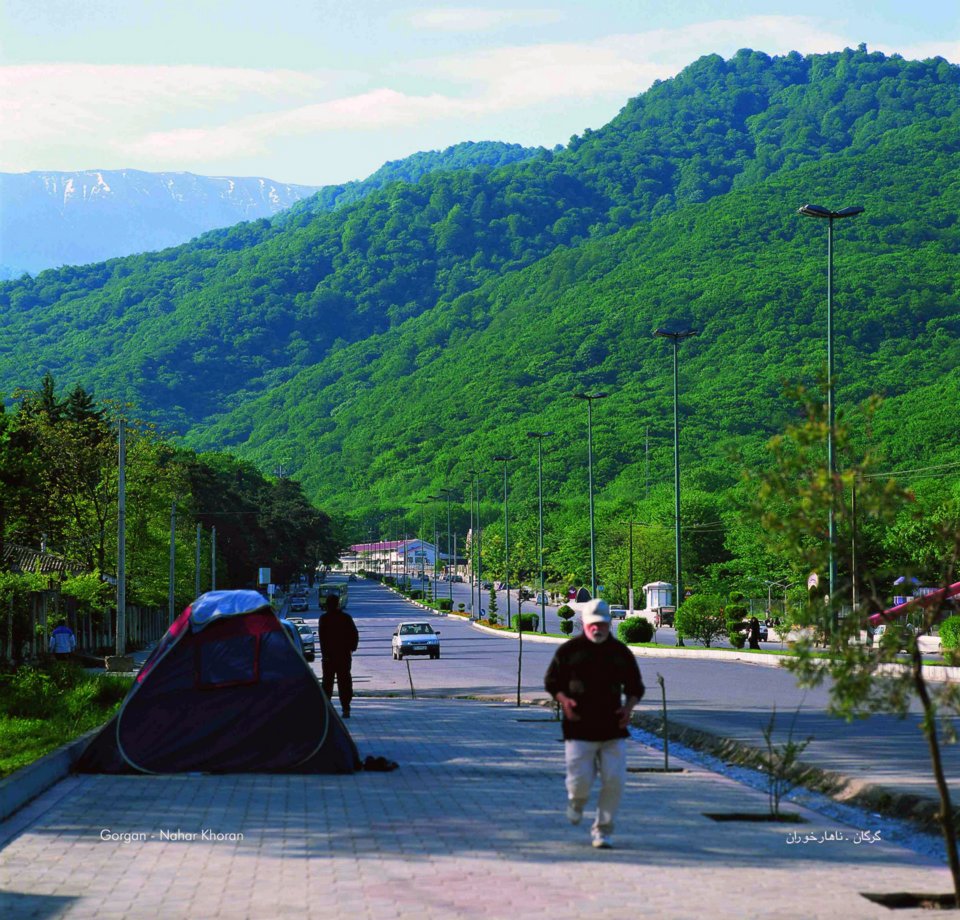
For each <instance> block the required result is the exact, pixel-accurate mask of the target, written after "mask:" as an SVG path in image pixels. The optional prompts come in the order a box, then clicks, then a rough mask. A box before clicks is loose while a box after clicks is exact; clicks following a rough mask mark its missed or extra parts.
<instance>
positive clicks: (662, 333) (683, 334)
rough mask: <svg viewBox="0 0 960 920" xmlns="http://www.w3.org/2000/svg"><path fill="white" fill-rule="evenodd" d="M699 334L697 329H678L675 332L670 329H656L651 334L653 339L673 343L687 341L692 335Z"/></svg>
mask: <svg viewBox="0 0 960 920" xmlns="http://www.w3.org/2000/svg"><path fill="white" fill-rule="evenodd" d="M699 334H700V330H699V329H678V330H676V331H674V330H671V329H657V330H656V331H655V332H654V333H653V335H654V338H661V339H673V340H674V341H675V342H679V341H680V340H681V339H688V338H690V336H692V335H699Z"/></svg>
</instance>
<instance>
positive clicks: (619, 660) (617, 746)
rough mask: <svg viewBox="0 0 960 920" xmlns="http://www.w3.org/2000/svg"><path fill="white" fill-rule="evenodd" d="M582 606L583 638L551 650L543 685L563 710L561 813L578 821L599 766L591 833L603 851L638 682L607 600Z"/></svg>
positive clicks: (619, 789)
mask: <svg viewBox="0 0 960 920" xmlns="http://www.w3.org/2000/svg"><path fill="white" fill-rule="evenodd" d="M581 611H582V613H581V620H582V621H583V635H582V636H577V637H576V638H575V639H570V640H569V641H567V642H564V643H563V645H561V646H560V647H559V648H558V649H557V652H556V654H555V655H554V656H553V661H551V662H550V667H549V668H548V669H547V675H546V678H545V679H544V686H545V687H546V690H547V692H548V693H549V694H550V695H551V696H552V697H553V698H554V699H555V700H556V701H557V702H558V703H559V704H560V706H561V707H562V709H563V738H564V748H565V757H566V767H567V780H566V783H567V818H568V819H569V821H570V823H571V824H579V823H580V820H581V819H582V818H583V808H584V806H585V805H586V803H587V798H588V797H589V795H590V787H591V786H592V785H593V781H594V779H595V778H596V775H597V770H598V768H599V772H600V796H599V799H598V801H597V814H596V818H595V820H594V822H593V826H592V828H591V836H592V837H593V845H594V846H595V847H597V848H598V849H606V848H608V847H609V846H610V835H611V834H612V833H613V823H614V818H615V816H616V812H617V808H618V807H619V805H620V799H621V797H622V796H623V788H624V785H625V784H626V778H627V748H626V741H625V740H624V739H626V738H627V737H628V736H629V732H628V731H627V726H628V725H629V724H630V714H631V713H632V712H633V708H634V707H635V706H636V705H637V703H639V702H640V700H641V698H642V697H643V691H644V686H643V681H642V680H641V678H640V668H639V667H637V661H636V659H635V658H634V657H633V653H632V652H631V651H630V649H628V648H627V647H626V646H625V645H624V644H623V643H622V642H620V641H618V640H617V639H614V638H613V636H611V635H610V607H609V606H608V605H607V602H606V601H603V600H599V599H598V600H592V601H588V602H587V603H585V604H583V605H582V606H581Z"/></svg>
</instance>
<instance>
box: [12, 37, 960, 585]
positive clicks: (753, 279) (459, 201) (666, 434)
mask: <svg viewBox="0 0 960 920" xmlns="http://www.w3.org/2000/svg"><path fill="white" fill-rule="evenodd" d="M958 111H960V69H958V68H957V67H955V66H953V65H950V64H948V63H947V62H945V61H943V60H940V59H935V60H930V61H924V62H915V61H905V60H903V59H900V58H897V57H893V58H887V57H884V56H883V55H880V54H872V53H869V52H868V51H866V49H864V48H862V47H861V48H860V49H858V50H856V51H853V50H846V51H844V52H839V53H836V54H830V55H816V56H810V57H801V56H800V55H796V54H792V55H788V56H785V57H780V58H770V57H768V56H766V55H764V54H762V53H759V52H751V51H742V52H740V53H738V54H737V55H736V56H735V57H734V58H732V59H731V60H730V61H723V60H722V59H720V58H719V57H716V56H712V57H707V58H703V59H701V60H699V61H697V62H696V63H694V64H693V65H691V66H690V67H689V68H687V69H686V70H685V71H683V73H681V74H680V75H679V76H678V77H677V78H675V79H673V80H669V81H665V82H662V83H658V84H656V85H655V86H654V87H652V88H651V89H650V90H649V91H647V92H646V93H644V94H643V95H642V96H640V97H638V98H636V99H634V100H632V101H631V102H630V103H628V104H627V106H626V107H625V108H624V109H623V111H622V112H621V113H620V115H619V116H618V117H617V118H615V119H614V120H613V121H612V122H611V123H610V124H609V125H608V126H606V127H605V128H603V129H601V130H598V131H595V132H590V131H588V132H585V133H584V135H583V136H582V137H576V138H574V139H572V141H571V142H570V144H569V145H568V147H566V148H565V149H563V150H558V151H542V152H539V153H538V154H536V155H535V156H533V157H532V158H530V159H525V160H522V161H520V162H516V163H508V164H506V165H499V166H484V167H482V168H473V169H467V170H460V171H454V172H448V171H434V172H431V173H428V174H426V175H424V176H422V177H420V178H419V180H418V181H416V182H413V181H398V182H396V183H392V184H388V185H385V186H384V187H383V188H381V189H379V190H376V191H373V192H371V193H369V194H367V195H366V197H364V198H363V199H362V200H359V201H354V202H350V203H342V202H340V201H336V202H335V203H336V204H337V207H336V209H335V210H334V211H332V212H329V213H313V212H311V211H310V209H308V208H305V207H303V208H299V209H298V211H297V213H296V214H295V215H291V216H290V217H288V218H286V219H284V220H275V221H273V222H265V221H264V222H257V223H253V224H244V225H240V226H238V227H236V228H232V229H231V230H228V231H220V232H217V233H215V234H208V235H207V236H205V237H203V238H201V239H200V240H197V241H195V242H194V243H192V244H190V245H189V246H184V247H180V248H178V249H174V250H169V251H166V252H164V253H159V254H151V255H146V256H141V257H137V258H131V259H123V260H115V261H112V262H108V263H105V264H102V265H98V266H93V267H89V268H86V269H77V270H64V271H60V272H48V273H44V274H43V275H41V276H40V277H39V278H37V279H35V280H33V281H29V282H23V283H17V284H7V285H3V286H2V287H0V322H2V323H3V325H4V328H5V329H9V330H10V332H11V333H12V334H11V335H7V336H6V337H5V339H4V341H3V343H2V344H0V386H3V387H6V388H7V389H8V390H10V389H12V388H13V387H14V386H16V385H22V384H34V383H35V378H36V376H37V374H38V373H42V371H44V370H49V371H52V372H54V374H55V375H56V377H57V379H58V380H63V381H64V382H67V383H72V382H74V381H82V382H83V383H84V385H85V386H89V387H95V388H96V391H97V393H98V395H99V394H101V393H102V394H104V395H107V394H109V395H119V396H123V397H125V398H128V399H132V400H134V401H136V402H137V403H138V404H140V405H141V406H142V407H143V409H144V411H145V412H147V413H149V415H150V416H151V417H152V418H155V419H157V420H158V421H160V422H161V423H162V424H164V425H167V426H172V427H176V428H177V429H179V430H180V431H181V432H182V433H184V435H185V436H186V438H187V440H188V442H189V443H191V444H192V445H194V446H198V447H200V446H203V447H206V446H216V447H229V448H231V449H234V450H237V451H238V452H240V453H241V454H243V455H244V456H246V457H248V458H252V459H254V460H255V461H257V462H259V463H262V464H270V465H273V464H276V463H278V462H280V461H283V462H284V463H285V465H286V464H287V463H289V464H292V466H293V468H294V470H295V475H296V476H297V477H298V478H300V479H302V481H303V482H304V483H305V485H306V488H307V491H308V492H309V493H310V494H311V495H313V496H315V497H317V498H318V499H320V500H322V502H323V504H324V506H325V507H327V508H329V509H331V510H336V511H344V512H347V513H350V514H352V515H353V516H354V518H355V519H356V520H357V521H358V522H362V525H361V528H360V529H361V530H362V535H363V536H368V535H369V531H370V528H371V527H373V528H374V529H383V528H384V527H385V521H387V520H390V516H391V515H400V516H401V517H403V516H404V515H405V516H406V520H407V521H408V523H409V526H412V525H413V523H415V522H416V521H417V519H418V515H417V514H416V513H415V512H416V511H417V510H418V509H416V507H415V505H414V504H413V501H414V499H416V498H420V497H423V496H425V495H427V494H431V493H432V492H434V491H435V490H436V489H438V488H439V487H440V486H441V485H443V484H453V485H456V486H457V487H458V488H463V489H464V490H466V485H465V483H466V481H467V479H468V478H469V476H468V474H467V470H469V469H471V468H482V469H483V471H484V476H483V477H482V492H483V493H484V495H485V497H486V502H487V504H486V509H487V513H488V514H492V512H493V509H495V508H496V503H497V501H498V500H499V496H500V492H499V491H498V489H499V486H498V478H497V471H496V470H494V469H493V468H492V464H491V463H490V457H491V456H492V455H493V454H495V453H498V452H502V451H509V452H511V453H512V454H514V455H515V456H516V457H517V458H518V459H517V461H516V464H515V465H514V467H513V470H512V473H511V483H512V485H513V487H514V488H515V489H516V500H517V502H518V503H519V504H518V507H522V508H526V513H529V501H530V498H531V495H533V494H535V493H534V492H533V491H532V490H534V489H535V478H534V477H535V462H533V458H534V455H535V450H534V448H535V445H534V444H533V443H532V442H530V441H529V440H528V439H527V438H526V432H527V431H528V430H546V429H552V430H555V431H556V432H557V436H556V438H555V440H554V441H553V442H552V444H551V445H550V447H549V448H548V450H549V456H548V461H547V463H548V466H547V471H546V473H547V477H548V480H549V483H550V485H549V488H550V495H551V499H550V501H551V506H550V508H549V509H548V514H549V515H550V517H551V526H552V530H553V531H555V532H564V533H566V534H568V537H564V539H569V542H570V547H571V548H570V551H569V553H568V560H569V565H567V563H566V562H565V563H564V565H566V566H567V569H566V570H571V571H572V567H573V566H574V565H576V564H577V563H576V560H575V559H574V556H575V555H576V552H580V550H582V534H581V530H582V525H583V511H584V509H583V508H582V507H581V506H582V505H583V495H584V487H585V484H584V482H583V479H584V476H583V467H584V464H585V452H586V445H585V440H584V437H583V435H584V429H585V425H586V418H585V409H584V407H583V405H582V403H578V402H575V401H574V400H573V399H572V398H570V394H571V393H573V392H575V391H578V390H582V389H584V388H602V389H605V390H609V392H610V394H611V395H610V397H609V398H608V399H607V400H605V401H604V402H602V403H599V404H598V405H597V406H596V412H595V448H596V457H595V460H596V469H595V473H596V481H597V485H598V489H599V492H600V505H601V517H603V516H604V515H606V516H608V517H609V519H610V520H611V521H616V520H617V516H618V515H628V514H631V515H632V514H642V515H647V516H648V517H649V518H650V519H651V522H652V523H655V522H659V523H661V524H662V523H664V522H667V521H669V500H668V499H669V496H670V494H671V493H670V490H671V489H672V478H671V476H672V466H671V464H672V441H671V422H672V368H671V364H670V352H669V350H668V345H666V344H665V343H664V342H663V341H662V340H655V339H653V338H652V335H651V334H652V331H653V330H654V329H655V328H657V327H658V326H661V325H664V324H666V323H679V324H682V325H689V326H692V327H694V328H696V329H697V330H699V336H698V337H697V338H694V339H691V340H688V341H687V342H685V343H684V345H683V346H682V355H681V391H682V407H683V416H684V432H683V463H684V470H685V480H686V481H688V486H689V487H688V488H687V489H686V491H685V496H686V497H685V506H684V507H685V511H684V513H685V515H689V517H690V521H691V522H692V523H695V524H702V525H703V527H704V529H703V531H702V533H701V535H700V536H697V533H698V531H697V530H696V529H694V530H693V531H691V537H690V539H691V540H693V541H694V543H697V541H698V540H699V541H700V543H702V544H703V547H702V552H701V553H700V556H699V558H700V559H701V561H704V560H709V561H711V562H713V563H717V562H718V560H722V559H723V558H725V557H726V556H729V555H731V554H733V555H735V554H736V552H737V551H738V550H736V549H734V548H732V547H734V544H738V545H740V546H741V547H742V546H744V545H745V542H744V540H742V539H740V538H738V537H736V535H735V534H733V533H732V531H731V530H730V527H729V526H727V525H726V524H725V523H724V520H723V518H724V514H725V511H726V509H727V508H729V507H730V506H731V504H732V503H733V499H734V498H735V496H736V491H737V488H738V485H737V483H738V472H739V468H740V465H742V464H741V461H746V462H748V463H759V462H761V458H762V455H763V452H762V448H761V445H762V442H763V440H764V439H765V438H766V437H767V436H768V435H769V434H771V433H772V432H774V431H776V430H778V429H779V428H780V427H781V426H782V424H783V422H784V421H785V420H786V419H787V418H789V417H790V416H791V414H792V413H794V412H795V411H796V410H795V408H794V407H793V405H792V404H791V403H790V402H789V401H788V400H786V399H785V397H784V390H785V387H786V386H787V385H791V384H797V383H802V384H806V385H808V386H816V382H817V377H818V373H819V371H820V370H821V368H822V366H823V362H824V355H825V345H824V336H825V319H824V312H825V308H824V299H825V271H824V269H825V261H826V240H825V237H826V228H825V226H824V224H823V223H822V222H819V221H811V220H807V219H805V218H803V217H800V216H798V215H797V213H796V210H797V208H798V207H799V206H800V205H802V204H804V203H805V202H807V201H812V202H816V203H820V204H825V205H827V206H831V207H842V206H844V205H849V204H859V205H863V206H864V207H865V208H866V213H865V214H864V215H863V216H861V217H859V218H856V219H854V220H849V221H844V222H842V223H839V224H838V225H837V247H836V273H837V289H836V290H837V294H836V300H837V351H838V360H837V370H838V384H839V391H838V405H840V407H841V408H842V410H843V412H844V413H845V415H846V417H847V418H851V419H853V420H854V421H855V422H856V424H855V426H854V427H855V435H856V438H857V440H858V443H859V444H860V445H863V444H867V443H869V444H870V445H871V446H872V447H874V448H876V449H878V450H879V451H880V452H881V453H882V455H883V456H884V457H885V458H886V459H888V461H889V462H890V463H891V464H908V465H914V466H919V465H921V463H920V461H923V462H924V463H926V462H932V461H943V460H954V459H957V458H956V457H955V456H954V453H955V448H954V444H953V436H952V434H951V428H950V425H949V422H948V420H947V417H946V416H947V413H948V412H949V408H950V407H951V406H952V405H953V404H955V402H956V395H957V371H956V368H957V367H958V360H957V359H958V357H960V355H958V353H957V348H958V346H957V345H956V342H957V331H958V329H957V326H958V323H960V313H958V310H957V304H956V281H955V279H956V277H957V270H958V264H957V253H958V250H960V230H958V228H957V225H956V217H957V213H958V205H960V188H958V185H960V179H958V177H960V170H958V166H960V115H958ZM411 178H413V177H411ZM874 392H880V393H883V394H885V395H886V396H887V397H888V401H887V402H886V403H885V404H884V406H883V407H882V408H881V410H880V411H879V413H878V415H877V416H876V417H875V418H874V419H873V420H872V421H871V423H870V425H869V426H867V425H866V424H863V423H860V422H858V421H857V419H858V418H859V416H858V410H857V409H856V407H857V406H858V405H859V404H860V403H861V402H862V400H863V399H865V398H866V397H867V396H868V395H870V394H871V393H874ZM647 443H649V451H648V450H647V446H646V445H647ZM732 451H737V452H739V456H740V458H741V460H738V461H736V462H732V461H731V452H732ZM648 461H649V462H648ZM500 473H501V474H502V470H501V471H500ZM648 497H649V502H648V501H647V499H648ZM464 517H465V511H461V512H459V523H460V525H461V530H462V529H463V524H464ZM394 519H395V520H396V518H394ZM640 519H643V518H640ZM707 525H709V527H708V526H707ZM394 526H395V527H397V528H399V527H400V526H401V525H400V523H399V521H398V522H397V523H396V524H395V525H394ZM731 526H732V525H731ZM557 539H560V538H559V537H558V538H557ZM610 539H613V538H612V537H611V538H610ZM618 539H619V538H618ZM738 541H739V543H738ZM521 542H522V541H521ZM710 547H712V548H710ZM554 550H555V556H557V557H558V558H559V557H562V555H563V554H562V553H561V552H560V549H559V548H558V547H554ZM518 552H519V550H518ZM695 557H696V554H695ZM694 565H696V563H694Z"/></svg>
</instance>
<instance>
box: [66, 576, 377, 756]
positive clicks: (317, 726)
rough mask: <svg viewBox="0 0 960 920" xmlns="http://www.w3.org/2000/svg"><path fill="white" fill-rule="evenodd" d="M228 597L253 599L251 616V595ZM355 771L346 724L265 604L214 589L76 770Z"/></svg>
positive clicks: (149, 664) (186, 617) (190, 611)
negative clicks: (255, 605)
mask: <svg viewBox="0 0 960 920" xmlns="http://www.w3.org/2000/svg"><path fill="white" fill-rule="evenodd" d="M214 594H215V595H219V596H218V597H213V596H212V595H214ZM228 594H232V595H254V596H255V598H257V599H258V600H257V601H256V603H258V607H256V608H254V609H249V608H250V604H251V601H252V600H254V598H251V597H246V598H243V597H223V595H228ZM243 608H246V609H243ZM197 610H199V616H195V613H196V611H197ZM195 627H196V629H195ZM359 767H360V758H359V755H358V752H357V748H356V745H355V744H354V742H353V739H352V738H351V737H350V734H349V732H348V731H347V729H346V726H345V725H344V724H343V722H342V721H341V720H340V718H339V717H338V716H337V714H336V712H335V711H334V709H333V707H332V706H331V705H330V702H329V700H328V699H327V697H326V695H325V694H324V692H323V688H322V687H321V685H320V682H319V681H318V680H317V678H316V675H315V674H314V672H313V670H312V669H311V668H310V666H309V665H308V664H307V662H306V661H305V660H304V659H303V656H302V655H301V654H300V652H299V650H298V649H297V647H296V646H295V645H294V643H293V642H292V641H291V639H290V637H289V636H288V635H287V633H286V631H285V630H284V629H283V627H282V625H281V623H280V621H279V620H278V619H277V616H276V614H275V613H274V612H273V610H272V609H271V607H270V606H269V605H268V604H267V603H266V601H265V599H264V598H263V597H262V596H261V595H259V594H257V593H256V592H253V591H236V592H224V591H218V592H211V593H210V594H207V595H204V596H203V597H201V598H199V599H198V600H197V601H196V602H195V603H194V604H193V605H191V607H188V608H187V609H186V610H185V611H184V612H183V614H182V615H181V616H180V617H178V618H177V620H176V621H175V622H174V623H173V625H172V626H171V627H170V629H169V630H168V631H167V634H166V635H165V636H164V638H163V639H162V640H161V641H160V643H159V644H158V646H157V648H156V649H154V652H153V654H152V655H151V656H150V657H149V658H148V659H147V661H146V662H145V663H144V666H143V667H142V668H141V670H140V674H139V675H138V677H137V680H136V682H135V683H134V685H133V687H132V689H131V690H130V693H129V694H128V695H127V698H126V699H125V700H124V702H123V705H122V706H121V708H120V711H119V712H118V713H117V715H116V716H114V718H113V719H112V720H111V721H110V722H109V723H107V725H106V726H104V728H103V729H102V730H101V731H100V733H99V734H98V735H97V736H96V737H95V738H94V739H93V740H92V741H91V742H90V744H89V745H88V747H87V749H86V750H85V751H84V753H83V755H82V756H81V758H80V759H79V761H78V762H77V764H76V766H75V768H74V769H75V770H76V771H77V772H80V773H352V772H354V771H355V770H357V769H359Z"/></svg>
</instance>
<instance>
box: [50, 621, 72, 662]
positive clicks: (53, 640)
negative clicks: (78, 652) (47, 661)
mask: <svg viewBox="0 0 960 920" xmlns="http://www.w3.org/2000/svg"><path fill="white" fill-rule="evenodd" d="M76 647H77V639H76V636H74V634H73V630H72V629H71V628H70V627H69V626H67V624H66V623H61V624H60V625H59V626H58V627H57V628H56V629H55V630H54V631H53V632H52V633H50V651H51V652H53V654H54V655H55V656H56V657H57V658H58V659H59V660H60V661H66V660H67V659H68V658H69V657H70V655H71V654H72V653H73V650H74V649H75V648H76Z"/></svg>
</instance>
